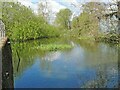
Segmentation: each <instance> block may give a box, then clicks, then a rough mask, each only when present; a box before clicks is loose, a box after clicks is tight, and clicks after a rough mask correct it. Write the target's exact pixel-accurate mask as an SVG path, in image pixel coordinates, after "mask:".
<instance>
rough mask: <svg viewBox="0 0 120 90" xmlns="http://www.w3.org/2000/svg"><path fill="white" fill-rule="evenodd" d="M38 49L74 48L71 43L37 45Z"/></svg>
mask: <svg viewBox="0 0 120 90" xmlns="http://www.w3.org/2000/svg"><path fill="white" fill-rule="evenodd" d="M35 48H37V49H41V50H44V51H56V50H64V49H70V48H72V46H71V45H68V44H59V45H57V44H41V45H40V46H38V47H35Z"/></svg>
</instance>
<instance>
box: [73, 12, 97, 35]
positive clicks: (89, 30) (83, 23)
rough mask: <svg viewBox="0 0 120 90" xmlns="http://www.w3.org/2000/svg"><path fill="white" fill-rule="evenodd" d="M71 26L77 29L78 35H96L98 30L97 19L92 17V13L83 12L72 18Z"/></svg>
mask: <svg viewBox="0 0 120 90" xmlns="http://www.w3.org/2000/svg"><path fill="white" fill-rule="evenodd" d="M72 28H73V29H74V30H77V31H78V36H81V35H85V36H88V35H89V36H92V35H96V34H97V32H98V21H97V20H96V19H93V15H90V14H88V13H86V12H83V13H81V14H80V16H78V17H75V18H73V21H72Z"/></svg>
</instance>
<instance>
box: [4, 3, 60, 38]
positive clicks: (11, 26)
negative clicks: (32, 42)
mask: <svg viewBox="0 0 120 90" xmlns="http://www.w3.org/2000/svg"><path fill="white" fill-rule="evenodd" d="M3 21H4V23H5V25H6V31H7V36H8V37H10V38H11V39H12V40H27V39H36V38H41V37H51V36H58V34H57V28H54V27H53V26H51V25H49V24H48V23H46V21H45V20H44V19H43V18H42V16H37V15H35V14H34V13H33V12H32V10H31V9H30V8H27V7H25V6H23V5H21V4H20V3H12V2H9V3H8V2H5V3H4V4H3Z"/></svg>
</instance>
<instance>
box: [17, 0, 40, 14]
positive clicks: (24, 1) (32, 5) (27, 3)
mask: <svg viewBox="0 0 120 90" xmlns="http://www.w3.org/2000/svg"><path fill="white" fill-rule="evenodd" d="M18 2H20V3H21V4H22V5H25V6H26V7H30V8H31V9H32V10H33V11H34V12H35V13H37V9H38V5H37V4H38V3H33V2H32V1H30V0H18Z"/></svg>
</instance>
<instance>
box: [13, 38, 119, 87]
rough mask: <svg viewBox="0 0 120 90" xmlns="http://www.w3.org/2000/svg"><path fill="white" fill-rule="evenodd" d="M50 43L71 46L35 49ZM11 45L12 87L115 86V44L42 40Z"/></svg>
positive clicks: (116, 53)
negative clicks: (63, 48) (60, 48)
mask: <svg viewBox="0 0 120 90" xmlns="http://www.w3.org/2000/svg"><path fill="white" fill-rule="evenodd" d="M51 43H54V44H71V45H73V48H71V49H65V50H56V51H42V50H40V49H39V48H34V47H38V46H40V45H41V44H51ZM12 48H13V65H14V85H15V88H86V87H87V88H88V87H90V88H92V87H99V88H103V87H108V88H113V87H117V86H118V49H117V46H116V45H108V44H104V43H95V42H90V41H75V40H73V41H70V40H63V39H48V40H47V39H42V40H37V41H29V42H24V43H16V44H13V45H12ZM16 50H17V52H18V53H19V57H20V61H19V58H18V55H17V54H16Z"/></svg>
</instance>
